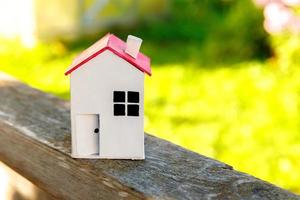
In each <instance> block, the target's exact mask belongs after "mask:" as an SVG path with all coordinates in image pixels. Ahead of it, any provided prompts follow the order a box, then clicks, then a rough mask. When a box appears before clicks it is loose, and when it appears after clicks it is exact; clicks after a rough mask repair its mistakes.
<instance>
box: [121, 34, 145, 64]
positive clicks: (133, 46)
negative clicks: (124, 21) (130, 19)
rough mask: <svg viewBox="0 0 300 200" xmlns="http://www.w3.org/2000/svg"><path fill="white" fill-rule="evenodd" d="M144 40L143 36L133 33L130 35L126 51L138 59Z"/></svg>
mask: <svg viewBox="0 0 300 200" xmlns="http://www.w3.org/2000/svg"><path fill="white" fill-rule="evenodd" d="M142 42H143V40H142V39H141V38H138V37H135V36H133V35H128V37H127V41H126V49H125V52H126V53H127V54H129V55H130V56H131V57H133V58H134V59H136V57H137V55H138V53H139V51H140V47H141V45H142Z"/></svg>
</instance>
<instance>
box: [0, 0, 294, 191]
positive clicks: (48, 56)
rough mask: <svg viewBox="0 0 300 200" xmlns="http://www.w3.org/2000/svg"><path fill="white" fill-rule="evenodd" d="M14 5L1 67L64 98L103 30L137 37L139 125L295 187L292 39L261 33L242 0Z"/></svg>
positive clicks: (257, 16)
mask: <svg viewBox="0 0 300 200" xmlns="http://www.w3.org/2000/svg"><path fill="white" fill-rule="evenodd" d="M3 2H4V4H5V2H6V1H3ZM3 2H2V3H3ZM12 2H18V1H17V0H14V1H11V4H12ZM23 2H26V3H24V5H23V6H22V8H20V10H22V12H21V14H20V15H22V17H21V18H22V20H23V21H22V20H21V22H20V20H19V21H18V20H17V21H18V23H17V24H16V23H7V24H6V26H7V27H6V28H5V27H4V28H3V26H2V28H0V35H1V30H2V33H3V34H2V36H1V39H0V41H1V46H0V70H1V71H3V72H6V73H8V74H11V75H12V76H14V77H16V78H17V79H19V80H22V81H24V82H26V83H28V84H29V85H31V86H33V87H36V88H39V89H41V90H43V91H46V92H49V93H53V94H54V95H57V96H59V97H62V98H64V99H69V77H65V76H64V71H65V69H66V68H67V67H68V65H69V64H70V63H71V61H72V59H73V58H74V57H75V56H76V55H77V54H79V53H80V52H81V51H82V50H84V49H85V48H87V47H89V46H90V45H91V44H92V43H93V42H95V41H96V40H97V39H99V38H100V37H102V36H103V35H104V34H105V33H106V32H112V33H114V34H116V35H117V36H119V37H120V38H122V39H123V40H125V39H126V37H127V35H128V34H133V35H136V36H138V37H141V38H143V40H144V43H143V44H142V52H143V53H145V54H146V55H148V56H149V57H151V59H152V69H153V76H152V77H150V78H149V77H147V78H146V85H145V131H146V132H148V133H151V134H153V135H155V136H158V137H161V138H164V139H167V140H169V141H171V142H173V143H176V144H178V145H181V146H183V147H185V148H188V149H190V150H192V151H195V152H198V153H200V154H203V155H206V156H209V157H213V158H215V159H218V160H221V161H223V162H226V163H228V164H230V165H232V166H233V167H234V168H235V169H237V170H240V171H243V172H247V173H249V174H252V175H254V176H257V177H259V178H261V179H263V180H267V181H270V182H271V183H274V184H276V185H278V186H281V187H284V188H286V189H288V190H290V191H293V192H296V193H300V182H299V180H300V159H299V158H300V157H299V156H300V134H299V133H300V121H299V117H300V79H299V77H300V62H299V60H300V51H299V50H300V37H299V34H297V33H289V32H282V33H280V34H273V35H270V34H268V33H266V32H265V31H264V28H263V21H264V18H263V11H262V9H259V8H257V7H256V6H255V4H254V3H253V2H252V1H251V0H239V1H233V0H202V1H197V0H153V1H151V0H141V1H137V0H126V1H125V0H124V1H120V0H111V1H109V0H102V1H96V0H94V1H93V0H81V1H75V0H64V1H58V0H56V1H51V2H46V1H45V0H36V1H33V0H26V1H23ZM0 3H1V2H0ZM25 5H26V6H27V7H26V6H25ZM6 6H7V5H6ZM9 6H10V5H8V7H9ZM2 8H3V7H2ZM25 9H27V11H26V12H25V11H24V10H25ZM0 10H1V9H0ZM66 10H68V12H66ZM19 13H20V12H19ZM4 14H5V13H4ZM4 14H2V18H3V16H4ZM6 14H7V15H9V13H6ZM24 16H27V18H26V17H25V18H24ZM28 16H29V17H28ZM0 17H1V15H0ZM9 19H10V18H6V20H9ZM1 23H2V24H3V23H4V22H3V20H2V22H1V20H0V25H1ZM26 23H28V26H25V25H24V24H26ZM4 24H5V23H4ZM15 25H17V26H18V27H17V28H15V27H14V26H15ZM24 27H25V28H24ZM9 30H10V31H9ZM0 92H1V91H0Z"/></svg>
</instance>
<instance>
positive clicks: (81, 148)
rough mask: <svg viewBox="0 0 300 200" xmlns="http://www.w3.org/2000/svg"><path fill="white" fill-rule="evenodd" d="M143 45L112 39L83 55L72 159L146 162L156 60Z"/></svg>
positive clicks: (74, 98)
mask: <svg viewBox="0 0 300 200" xmlns="http://www.w3.org/2000/svg"><path fill="white" fill-rule="evenodd" d="M141 43H142V40H141V39H139V38H137V37H134V36H131V35H129V36H128V38H127V42H126V43H125V42H124V41H122V40H120V39H119V38H117V37H116V36H115V35H113V34H107V35H106V36H104V37H103V38H102V39H100V40H99V41H98V42H96V43H95V44H93V45H92V46H91V47H89V48H88V49H86V50H85V51H84V52H82V53H81V54H80V55H79V56H78V57H77V58H75V60H74V61H73V63H72V64H71V66H70V67H69V69H68V70H67V71H66V72H65V75H70V79H71V124H72V157H74V158H109V159H144V158H145V153H144V73H146V74H148V75H151V68H150V59H149V58H148V57H147V56H145V55H143V54H142V53H139V49H140V46H141Z"/></svg>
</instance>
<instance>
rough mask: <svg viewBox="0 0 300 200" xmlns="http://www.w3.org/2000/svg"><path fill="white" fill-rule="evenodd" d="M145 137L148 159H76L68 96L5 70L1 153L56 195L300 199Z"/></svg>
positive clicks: (0, 83)
mask: <svg viewBox="0 0 300 200" xmlns="http://www.w3.org/2000/svg"><path fill="white" fill-rule="evenodd" d="M145 142H146V146H145V147H146V160H145V161H130V160H84V159H72V158H71V157H70V119H69V105H68V102H65V101H62V100H59V99H58V98H56V97H53V96H51V95H48V94H45V93H42V92H40V91H38V90H35V89H32V88H30V87H28V86H26V85H24V84H21V83H20V82H17V81H15V80H13V79H11V78H9V77H6V76H5V75H0V160H1V161H3V162H4V163H6V164H7V165H8V166H10V167H11V168H13V169H14V170H16V171H17V172H19V173H20V174H22V175H23V176H24V177H26V178H28V179H29V180H30V181H32V182H33V183H35V184H36V185H37V186H39V187H40V188H41V189H43V190H44V191H46V192H48V193H49V194H51V195H52V196H53V197H54V198H56V199H85V200H87V199H121V198H125V199H143V198H154V199H231V200H234V199H272V200H273V199H300V197H299V196H297V195H295V194H292V193H290V192H288V191H286V190H283V189H281V188H278V187H276V186H274V185H271V184H269V183H267V182H264V181H262V180H259V179H257V178H255V177H252V176H250V175H247V174H244V173H241V172H238V171H235V170H233V169H232V167H230V166H228V165H226V164H224V163H221V162H218V161H216V160H213V159H210V158H207V157H204V156H202V155H199V154H196V153H193V152H190V151H188V150H185V149H183V148H181V147H179V146H176V145H174V144H171V143H170V142H167V141H164V140H161V139H158V138H156V137H153V136H150V135H146V138H145ZM249 164H251V163H249ZM266 164H267V163H266Z"/></svg>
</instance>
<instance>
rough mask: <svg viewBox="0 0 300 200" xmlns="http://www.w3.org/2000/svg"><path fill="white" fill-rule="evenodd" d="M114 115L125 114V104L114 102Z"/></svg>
mask: <svg viewBox="0 0 300 200" xmlns="http://www.w3.org/2000/svg"><path fill="white" fill-rule="evenodd" d="M114 115H115V116H124V115H125V104H114Z"/></svg>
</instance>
